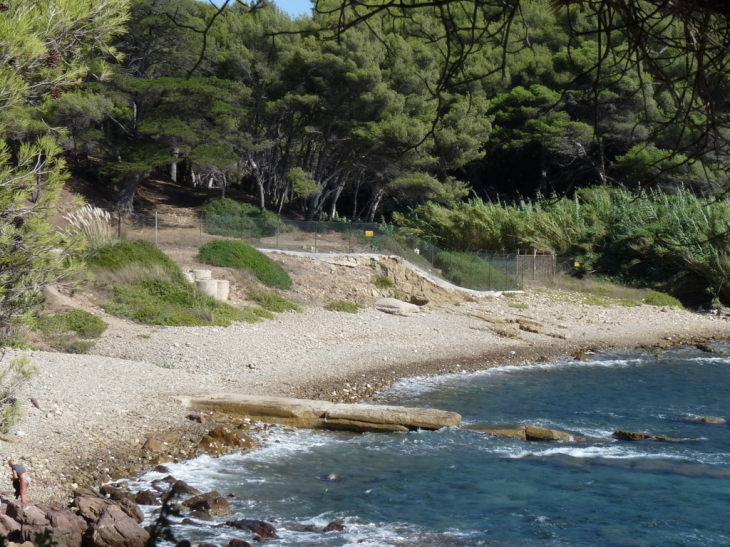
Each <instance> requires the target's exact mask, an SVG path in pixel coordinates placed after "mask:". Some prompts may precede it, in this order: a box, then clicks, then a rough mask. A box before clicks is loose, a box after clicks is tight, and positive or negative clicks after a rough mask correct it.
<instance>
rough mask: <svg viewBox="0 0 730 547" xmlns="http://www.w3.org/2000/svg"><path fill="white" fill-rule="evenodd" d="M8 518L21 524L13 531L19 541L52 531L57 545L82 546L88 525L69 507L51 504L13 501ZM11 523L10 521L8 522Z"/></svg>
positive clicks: (66, 546)
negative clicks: (26, 503)
mask: <svg viewBox="0 0 730 547" xmlns="http://www.w3.org/2000/svg"><path fill="white" fill-rule="evenodd" d="M5 517H7V518H8V519H12V520H14V521H15V523H16V524H18V525H19V526H20V535H19V537H18V530H17V529H14V530H13V531H12V532H11V533H12V534H14V536H15V537H17V538H18V540H19V541H33V540H35V538H36V536H37V535H38V534H42V533H44V532H46V531H47V530H50V531H51V540H52V541H53V542H54V543H55V544H56V546H57V547H81V542H82V539H83V536H84V532H86V530H87V528H88V525H87V524H86V521H84V519H83V518H81V517H79V516H77V515H75V514H74V513H73V512H71V511H69V510H68V509H62V508H60V507H54V506H51V505H26V506H25V507H23V506H21V505H20V504H19V503H17V502H11V503H9V504H8V507H7V514H6V515H5ZM6 524H9V523H6Z"/></svg>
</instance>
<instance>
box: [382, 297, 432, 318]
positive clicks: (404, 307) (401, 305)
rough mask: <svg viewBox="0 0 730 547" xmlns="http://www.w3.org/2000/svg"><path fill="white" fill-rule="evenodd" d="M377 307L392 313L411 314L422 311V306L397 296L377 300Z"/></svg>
mask: <svg viewBox="0 0 730 547" xmlns="http://www.w3.org/2000/svg"><path fill="white" fill-rule="evenodd" d="M375 309H376V310H378V311H382V312H384V313H390V314H392V315H402V316H406V317H408V316H410V315H416V314H418V313H420V312H421V308H419V307H418V306H416V305H415V304H411V303H410V302H403V301H402V300H398V299H396V298H381V299H380V300H378V301H376V302H375Z"/></svg>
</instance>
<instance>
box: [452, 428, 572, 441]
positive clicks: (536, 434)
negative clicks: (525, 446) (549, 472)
mask: <svg viewBox="0 0 730 547" xmlns="http://www.w3.org/2000/svg"><path fill="white" fill-rule="evenodd" d="M464 429H471V430H472V431H478V432H480V433H486V434H487V435H495V436H497V437H507V438H510V439H520V440H522V441H563V442H576V441H584V440H585V439H584V438H583V437H576V436H574V435H571V434H570V433H566V432H565V431H558V430H556V429H546V428H544V427H538V426H535V425H469V426H466V427H465V428H464Z"/></svg>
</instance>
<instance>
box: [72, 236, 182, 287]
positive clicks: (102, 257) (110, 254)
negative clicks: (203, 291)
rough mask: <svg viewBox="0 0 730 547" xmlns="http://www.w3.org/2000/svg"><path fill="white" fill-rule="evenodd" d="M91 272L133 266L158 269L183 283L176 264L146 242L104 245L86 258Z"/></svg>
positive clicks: (111, 270) (117, 269) (113, 270)
mask: <svg viewBox="0 0 730 547" xmlns="http://www.w3.org/2000/svg"><path fill="white" fill-rule="evenodd" d="M87 264H88V265H89V266H90V267H91V268H92V270H97V271H99V270H107V271H110V272H116V271H119V270H121V269H123V268H125V267H129V266H133V267H134V268H137V269H144V268H152V267H158V268H161V269H162V270H164V271H165V272H167V273H168V274H169V275H170V276H171V278H172V279H173V280H174V281H176V282H180V283H183V282H184V280H185V278H184V276H183V275H182V272H181V271H180V268H179V267H178V265H177V264H175V262H174V261H173V260H172V259H171V258H170V257H169V256H167V255H166V254H165V253H163V252H162V251H160V250H159V249H158V248H157V247H155V246H154V245H152V244H151V243H147V242H146V241H124V242H121V243H118V244H116V245H106V246H104V247H100V248H99V249H97V250H95V251H93V252H92V253H91V254H90V256H89V257H88V258H87Z"/></svg>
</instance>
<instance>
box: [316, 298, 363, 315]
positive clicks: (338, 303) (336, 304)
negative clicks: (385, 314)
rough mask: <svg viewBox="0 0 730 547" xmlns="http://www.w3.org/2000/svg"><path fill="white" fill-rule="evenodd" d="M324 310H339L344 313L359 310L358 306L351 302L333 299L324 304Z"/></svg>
mask: <svg viewBox="0 0 730 547" xmlns="http://www.w3.org/2000/svg"><path fill="white" fill-rule="evenodd" d="M324 309H326V310H329V311H340V312H344V313H357V312H358V311H360V307H359V306H358V305H357V304H353V303H352V302H345V301H344V300H334V301H332V302H330V303H329V304H327V305H326V306H325V308H324Z"/></svg>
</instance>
